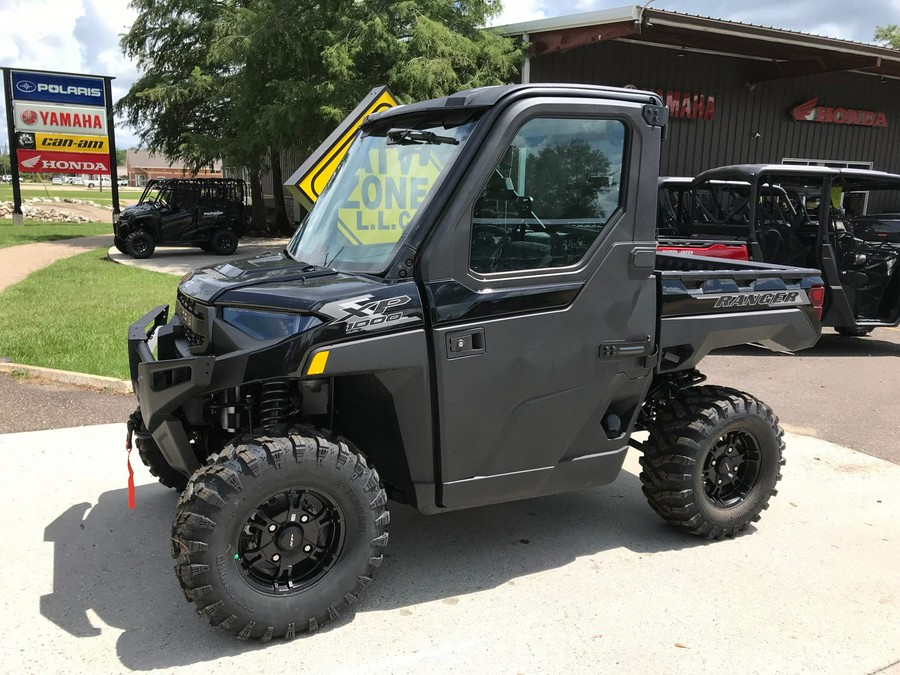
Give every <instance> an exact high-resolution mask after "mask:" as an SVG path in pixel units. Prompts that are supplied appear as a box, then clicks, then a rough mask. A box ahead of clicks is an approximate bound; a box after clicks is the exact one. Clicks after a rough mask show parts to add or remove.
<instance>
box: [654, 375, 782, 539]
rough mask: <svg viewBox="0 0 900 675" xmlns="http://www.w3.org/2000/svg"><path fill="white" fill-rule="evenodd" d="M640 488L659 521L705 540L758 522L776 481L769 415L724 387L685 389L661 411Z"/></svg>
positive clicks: (777, 458)
mask: <svg viewBox="0 0 900 675" xmlns="http://www.w3.org/2000/svg"><path fill="white" fill-rule="evenodd" d="M650 426H651V432H650V439H649V440H648V441H647V444H646V446H645V450H644V454H643V456H642V457H641V460H640V461H641V468H642V469H643V470H642V471H641V482H642V484H643V491H644V495H645V496H646V497H647V501H648V502H649V503H650V506H651V507H652V508H653V510H654V511H656V512H657V513H658V514H659V515H660V516H662V518H663V519H664V520H666V521H667V522H669V523H671V524H672V525H674V526H675V527H678V528H679V529H682V530H684V531H686V532H689V533H691V534H695V535H698V536H701V537H706V538H708V539H721V538H723V537H726V536H734V535H736V534H737V533H738V532H741V531H743V530H745V529H747V527H748V526H749V525H750V523H751V522H754V521H757V520H759V518H760V513H761V512H762V511H763V510H764V509H766V508H768V505H769V499H770V498H771V497H772V496H773V495H775V494H777V491H776V490H775V483H776V482H777V481H778V480H780V479H781V467H782V466H783V465H784V459H783V457H782V454H783V451H784V431H783V430H782V429H781V426H780V425H779V424H778V418H777V417H776V416H775V414H774V413H773V412H772V410H771V408H769V407H768V406H767V405H765V404H764V403H762V402H761V401H759V400H757V399H755V398H753V397H752V396H750V395H749V394H745V393H743V392H740V391H737V390H734V389H728V388H725V387H711V386H706V387H689V388H687V389H685V390H683V391H682V392H681V393H680V394H679V395H678V397H677V398H676V399H675V400H673V401H669V402H667V404H666V405H663V406H661V407H660V408H659V409H658V410H657V412H656V418H655V419H654V420H653V421H652V424H651V425H650Z"/></svg>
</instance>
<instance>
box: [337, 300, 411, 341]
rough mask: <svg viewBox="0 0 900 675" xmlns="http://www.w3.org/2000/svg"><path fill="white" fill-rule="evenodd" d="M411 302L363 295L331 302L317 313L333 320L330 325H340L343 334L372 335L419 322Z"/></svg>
mask: <svg viewBox="0 0 900 675" xmlns="http://www.w3.org/2000/svg"><path fill="white" fill-rule="evenodd" d="M411 303H412V299H411V298H410V297H409V296H408V295H399V296H394V297H390V298H375V297H373V296H372V295H363V296H360V297H358V298H350V299H349V300H339V301H337V302H332V303H329V304H327V305H325V306H324V307H322V309H321V310H320V311H321V313H323V314H327V315H328V316H332V317H334V318H335V321H334V322H333V325H339V324H344V325H345V326H346V327H347V334H348V335H349V334H351V333H360V332H368V331H375V330H379V329H384V328H395V327H397V326H401V325H405V324H409V323H415V322H418V321H420V320H421V317H420V316H417V312H416V313H415V314H414V313H413V310H415V309H417V308H416V307H414V306H410V305H411Z"/></svg>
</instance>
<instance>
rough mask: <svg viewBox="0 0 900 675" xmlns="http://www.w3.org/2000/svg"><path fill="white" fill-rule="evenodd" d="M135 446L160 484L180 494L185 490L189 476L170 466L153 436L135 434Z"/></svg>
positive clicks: (145, 464)
mask: <svg viewBox="0 0 900 675" xmlns="http://www.w3.org/2000/svg"><path fill="white" fill-rule="evenodd" d="M134 445H135V447H136V448H137V449H138V454H139V455H140V457H141V461H142V462H143V463H144V466H146V467H147V468H148V469H150V473H151V474H153V475H154V476H156V478H157V480H159V482H160V483H162V484H163V485H165V486H166V487H169V488H172V489H173V490H178V491H179V492H181V491H182V490H184V486H185V485H187V476H185V475H184V474H182V473H179V472H178V471H176V470H175V469H173V468H172V467H171V466H169V463H168V462H167V461H166V458H165V457H163V454H162V451H161V450H160V449H159V446H158V445H156V441H154V440H153V436H150V435H149V434H137V433H135V436H134Z"/></svg>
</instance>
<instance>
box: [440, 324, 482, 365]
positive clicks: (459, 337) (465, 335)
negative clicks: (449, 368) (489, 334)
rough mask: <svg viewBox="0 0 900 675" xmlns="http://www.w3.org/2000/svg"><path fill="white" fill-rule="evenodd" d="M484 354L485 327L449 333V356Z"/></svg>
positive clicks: (451, 357) (450, 357)
mask: <svg viewBox="0 0 900 675" xmlns="http://www.w3.org/2000/svg"><path fill="white" fill-rule="evenodd" d="M474 354H484V328H470V329H469V330H465V331H457V332H455V333H447V358H448V359H458V358H459V357H461V356H472V355H474Z"/></svg>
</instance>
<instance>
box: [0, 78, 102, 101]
mask: <svg viewBox="0 0 900 675" xmlns="http://www.w3.org/2000/svg"><path fill="white" fill-rule="evenodd" d="M11 75H12V90H11V93H12V97H13V99H14V100H16V101H44V102H46V103H66V104H74V105H96V106H103V105H105V104H106V97H105V96H104V95H103V79H102V78H99V77H79V76H75V75H58V74H56V73H36V72H31V71H17V70H13V71H12V72H11Z"/></svg>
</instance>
